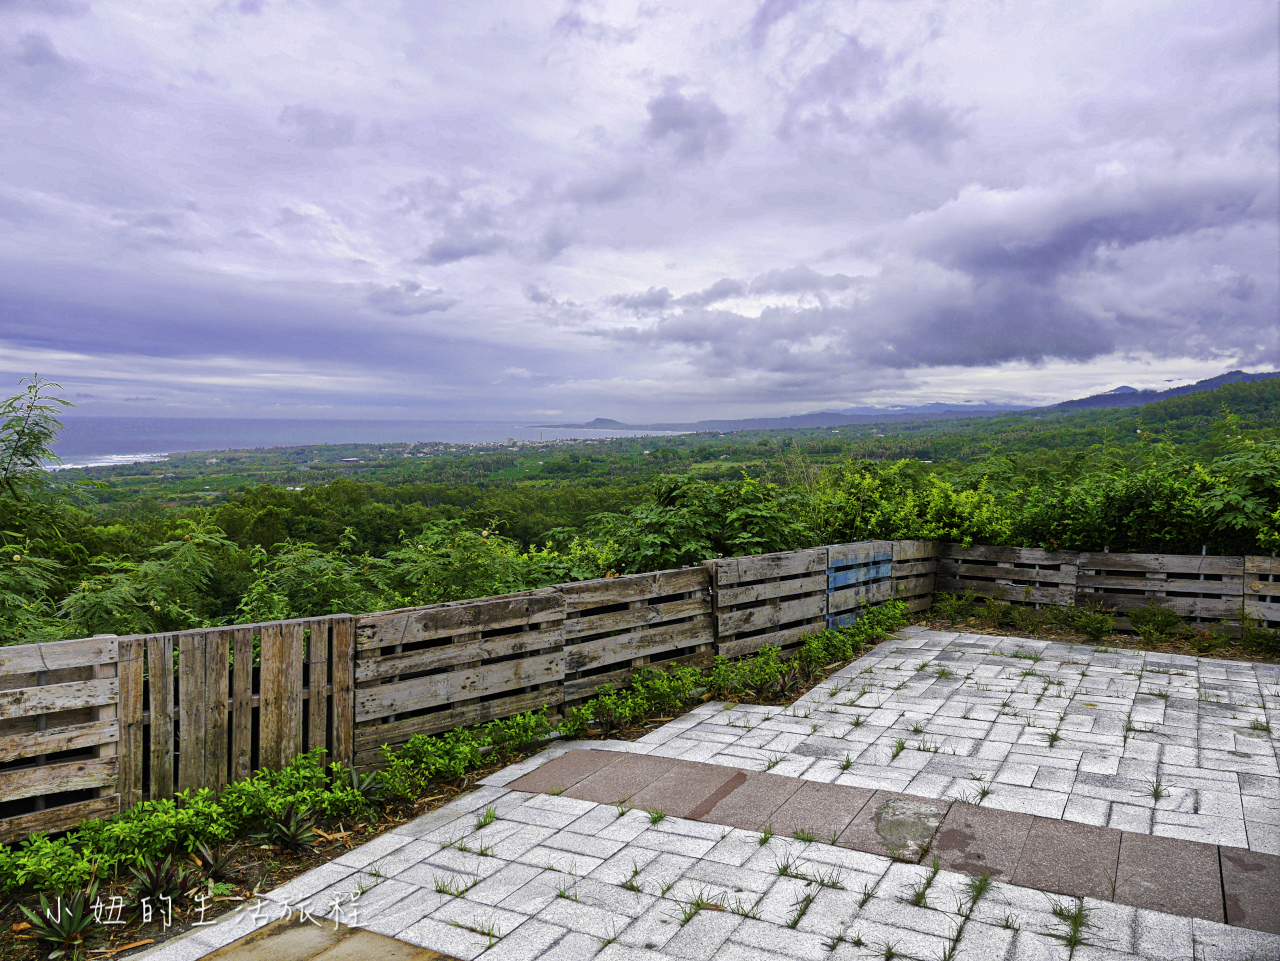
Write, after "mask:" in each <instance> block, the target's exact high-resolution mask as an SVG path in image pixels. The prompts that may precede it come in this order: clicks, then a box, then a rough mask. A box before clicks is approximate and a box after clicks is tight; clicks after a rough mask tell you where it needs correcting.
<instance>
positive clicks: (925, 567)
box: [893, 557, 938, 578]
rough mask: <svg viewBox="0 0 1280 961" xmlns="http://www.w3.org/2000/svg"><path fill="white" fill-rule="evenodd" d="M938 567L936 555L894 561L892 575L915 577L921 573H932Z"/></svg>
mask: <svg viewBox="0 0 1280 961" xmlns="http://www.w3.org/2000/svg"><path fill="white" fill-rule="evenodd" d="M937 569H938V559H937V558H936V557H930V558H926V559H924V560H918V561H894V562H893V576H894V577H895V578H897V577H916V576H918V575H921V574H933V573H934V572H936V571H937Z"/></svg>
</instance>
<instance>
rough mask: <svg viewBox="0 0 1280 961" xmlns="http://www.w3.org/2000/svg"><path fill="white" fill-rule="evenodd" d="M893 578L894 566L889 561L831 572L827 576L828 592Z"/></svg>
mask: <svg viewBox="0 0 1280 961" xmlns="http://www.w3.org/2000/svg"><path fill="white" fill-rule="evenodd" d="M892 576H893V570H892V565H890V563H889V562H888V561H884V562H882V563H879V564H869V565H867V566H866V567H850V568H846V569H845V570H840V571H834V570H833V571H831V572H830V573H828V574H827V590H829V591H833V590H835V589H837V588H840V587H849V586H851V585H855V584H865V583H866V582H868V581H887V580H888V579H889V578H890V577H892Z"/></svg>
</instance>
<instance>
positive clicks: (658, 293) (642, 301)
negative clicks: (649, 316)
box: [609, 287, 672, 312]
mask: <svg viewBox="0 0 1280 961" xmlns="http://www.w3.org/2000/svg"><path fill="white" fill-rule="evenodd" d="M671 301H672V297H671V291H669V290H667V288H666V287H650V288H649V289H648V290H644V291H641V292H640V293H636V294H620V295H617V296H614V297H610V298H609V303H610V304H612V305H614V306H615V307H624V308H626V309H627V310H634V311H637V312H639V311H646V310H662V309H663V308H664V307H666V306H667V305H669V304H670V303H671Z"/></svg>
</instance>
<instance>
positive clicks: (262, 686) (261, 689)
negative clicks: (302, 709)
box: [258, 624, 284, 771]
mask: <svg viewBox="0 0 1280 961" xmlns="http://www.w3.org/2000/svg"><path fill="white" fill-rule="evenodd" d="M283 673H284V625H283V624H267V625H264V626H263V628H262V634H261V639H260V640H259V643H258V766H259V767H263V768H267V769H268V770H272V771H278V770H280V764H281V752H280V728H281V710H282V708H283V705H282V704H281V696H282V687H281V685H282V683H283V677H282V675H283Z"/></svg>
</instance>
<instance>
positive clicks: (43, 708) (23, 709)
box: [0, 677, 120, 718]
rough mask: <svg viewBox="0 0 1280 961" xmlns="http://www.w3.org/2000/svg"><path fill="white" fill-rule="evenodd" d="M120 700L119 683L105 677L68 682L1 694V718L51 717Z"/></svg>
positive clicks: (0, 692)
mask: <svg viewBox="0 0 1280 961" xmlns="http://www.w3.org/2000/svg"><path fill="white" fill-rule="evenodd" d="M119 699H120V681H119V679H118V678H115V677H103V678H98V679H96V680H91V681H69V682H67V683H66V684H48V685H46V686H44V687H19V688H16V689H14V690H11V691H0V718H10V717H24V716H27V715H30V714H52V713H53V712H55V711H70V710H74V709H76V708H82V707H101V706H102V705H105V704H115V703H116V702H117V701H118V700H119Z"/></svg>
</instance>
